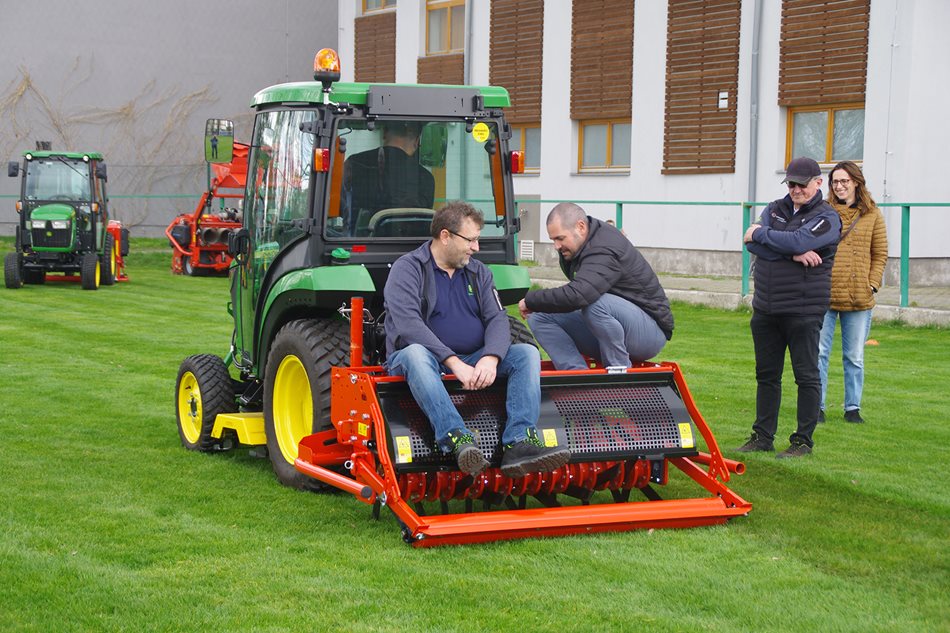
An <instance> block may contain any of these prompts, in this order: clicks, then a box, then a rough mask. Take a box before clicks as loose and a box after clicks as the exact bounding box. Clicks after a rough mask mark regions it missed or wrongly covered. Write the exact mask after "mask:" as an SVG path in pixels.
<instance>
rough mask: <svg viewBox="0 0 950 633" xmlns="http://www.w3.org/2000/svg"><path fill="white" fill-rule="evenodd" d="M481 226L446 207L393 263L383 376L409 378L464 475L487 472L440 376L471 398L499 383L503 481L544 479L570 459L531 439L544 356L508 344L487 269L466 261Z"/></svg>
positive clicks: (458, 205) (477, 217) (471, 212)
mask: <svg viewBox="0 0 950 633" xmlns="http://www.w3.org/2000/svg"><path fill="white" fill-rule="evenodd" d="M483 226H484V218H483V217H482V213H481V212H480V211H479V210H478V209H476V208H475V207H473V206H471V205H470V204H467V203H465V202H451V203H449V204H447V205H446V206H444V207H442V208H441V209H439V210H438V211H436V212H435V215H434V216H433V218H432V225H431V229H430V234H431V235H432V239H431V240H430V241H428V242H426V243H425V244H423V245H422V246H420V247H419V248H417V249H416V250H414V251H412V252H409V253H406V254H405V255H403V256H402V257H400V258H399V259H397V260H396V262H395V263H394V264H393V267H392V270H391V271H390V273H389V279H388V280H387V282H386V287H385V289H384V291H383V292H384V298H385V301H386V357H387V360H386V369H387V371H388V372H389V373H390V374H392V375H394V376H405V377H406V382H407V383H408V384H409V390H410V391H411V392H412V395H413V397H414V398H415V400H416V402H417V403H418V404H419V408H420V409H422V411H423V413H425V414H426V416H427V417H428V418H429V422H430V424H431V425H432V429H433V431H434V432H435V439H436V442H437V443H438V445H439V447H440V448H441V450H442V451H443V452H444V453H452V454H453V455H454V456H455V459H456V461H457V462H458V467H459V470H461V471H462V472H464V473H467V474H469V475H477V474H478V473H480V472H481V471H482V470H484V469H485V468H486V467H487V466H488V460H487V459H486V458H485V455H484V454H483V453H482V451H481V450H480V449H479V448H478V446H476V444H475V438H474V437H473V435H472V432H471V431H470V430H469V429H467V428H466V426H465V421H464V420H462V417H461V416H460V415H459V412H458V410H457V409H456V408H455V406H454V405H453V404H452V400H451V399H450V397H449V394H448V392H447V391H446V389H445V385H444V384H443V382H442V374H443V373H452V374H455V376H456V378H458V380H459V381H460V382H461V383H462V387H463V388H464V389H469V390H475V389H484V388H485V387H488V386H490V385H491V384H493V383H494V382H495V378H496V377H497V376H503V377H506V378H507V379H508V391H507V396H506V411H507V415H508V418H507V421H506V423H505V430H504V433H503V434H502V443H503V444H504V456H503V457H502V462H501V470H502V473H504V474H505V475H506V476H508V477H522V476H524V475H525V474H527V473H533V472H548V471H551V470H555V469H557V468H560V467H561V466H563V465H564V464H566V463H567V461H568V459H570V451H569V450H568V449H567V448H563V447H547V446H545V445H544V444H543V442H542V441H541V440H540V439H539V437H538V433H537V428H536V427H535V424H536V422H537V420H538V415H539V412H540V403H541V358H540V355H539V353H538V350H537V349H536V348H535V347H534V346H532V345H527V344H516V345H512V344H511V328H510V325H509V323H508V315H507V313H506V312H505V309H504V308H503V307H502V305H501V301H500V300H499V299H498V293H497V292H496V290H495V286H494V281H493V278H492V274H491V271H490V270H489V269H488V267H487V266H485V265H484V264H483V263H481V262H480V261H478V260H477V259H474V258H473V257H472V255H473V254H475V253H477V252H478V240H479V233H480V231H481V230H482V227H483Z"/></svg>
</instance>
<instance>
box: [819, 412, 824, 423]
mask: <svg viewBox="0 0 950 633" xmlns="http://www.w3.org/2000/svg"><path fill="white" fill-rule="evenodd" d="M824 422H825V411H824V409H822V410H821V411H819V412H818V424H824Z"/></svg>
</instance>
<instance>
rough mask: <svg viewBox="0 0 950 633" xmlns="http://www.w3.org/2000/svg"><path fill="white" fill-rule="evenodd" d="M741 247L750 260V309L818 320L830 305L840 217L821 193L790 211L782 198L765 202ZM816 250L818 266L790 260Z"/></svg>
mask: <svg viewBox="0 0 950 633" xmlns="http://www.w3.org/2000/svg"><path fill="white" fill-rule="evenodd" d="M758 223H759V224H761V225H762V228H759V229H756V231H755V233H753V235H752V240H753V241H752V242H750V243H749V244H747V245H746V246H747V247H748V249H749V252H750V253H753V254H754V255H756V256H757V257H756V260H755V269H754V270H755V275H754V279H755V294H754V295H753V297H752V307H753V308H754V309H755V310H756V311H758V312H761V313H763V314H770V315H776V316H820V315H823V314H824V313H825V311H826V310H827V309H828V304H829V303H830V301H831V267H832V264H833V263H834V258H835V251H836V250H837V245H838V240H839V239H840V237H841V218H840V217H839V216H838V214H837V213H835V210H834V209H833V208H831V205H829V204H828V203H827V202H825V201H824V200H822V198H821V192H820V191H819V192H818V193H816V194H815V196H814V197H813V198H812V199H811V200H809V201H808V202H806V203H805V204H804V205H802V207H801V209H799V211H798V213H795V212H794V206H793V205H792V199H791V198H790V197H789V196H785V197H784V198H782V199H781V200H776V201H775V202H772V203H770V204H769V205H768V206H767V207H765V210H764V211H763V212H762V216H761V217H760V218H759V222H758ZM808 251H815V252H816V253H818V255H820V256H821V260H822V261H821V264H819V265H818V266H813V267H808V266H805V265H804V264H800V263H798V262H796V261H795V260H793V259H792V257H793V256H794V255H801V254H802V253H807V252H808Z"/></svg>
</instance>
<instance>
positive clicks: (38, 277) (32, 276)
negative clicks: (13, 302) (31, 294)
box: [23, 268, 46, 285]
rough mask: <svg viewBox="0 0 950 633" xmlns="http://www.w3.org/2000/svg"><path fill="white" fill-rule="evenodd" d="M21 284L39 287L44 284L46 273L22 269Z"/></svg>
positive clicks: (39, 270)
mask: <svg viewBox="0 0 950 633" xmlns="http://www.w3.org/2000/svg"><path fill="white" fill-rule="evenodd" d="M23 283H25V284H31V285H40V284H45V283H46V271H45V270H43V269H41V268H24V269H23Z"/></svg>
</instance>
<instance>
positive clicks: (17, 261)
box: [3, 253, 23, 288]
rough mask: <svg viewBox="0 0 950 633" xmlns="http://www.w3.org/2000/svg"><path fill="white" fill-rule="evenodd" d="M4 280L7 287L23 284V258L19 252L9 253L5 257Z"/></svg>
mask: <svg viewBox="0 0 950 633" xmlns="http://www.w3.org/2000/svg"><path fill="white" fill-rule="evenodd" d="M3 282H4V283H5V284H6V286H7V288H20V287H22V286H23V258H22V256H21V255H20V254H19V253H7V255H6V257H4V258H3Z"/></svg>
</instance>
